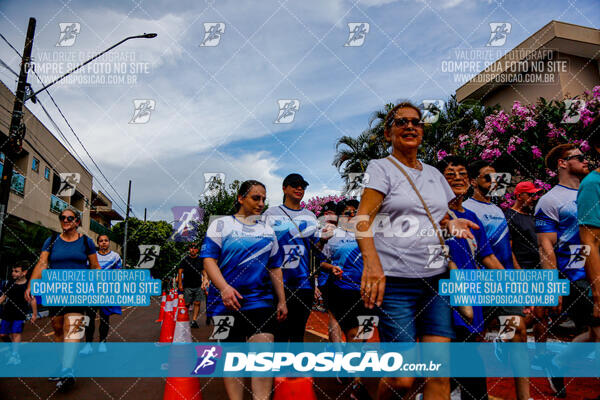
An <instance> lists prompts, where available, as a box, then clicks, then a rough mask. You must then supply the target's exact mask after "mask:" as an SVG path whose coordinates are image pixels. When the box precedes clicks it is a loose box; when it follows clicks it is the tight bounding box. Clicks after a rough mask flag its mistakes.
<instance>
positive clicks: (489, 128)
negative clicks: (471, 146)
mask: <svg viewBox="0 0 600 400" xmlns="http://www.w3.org/2000/svg"><path fill="white" fill-rule="evenodd" d="M509 126H510V118H509V117H508V115H507V114H506V113H505V112H504V111H502V110H500V111H499V112H497V113H495V114H492V115H488V116H487V117H485V128H483V130H484V132H485V133H487V134H488V135H489V136H495V134H497V133H504V132H506V129H507V128H508V127H509Z"/></svg>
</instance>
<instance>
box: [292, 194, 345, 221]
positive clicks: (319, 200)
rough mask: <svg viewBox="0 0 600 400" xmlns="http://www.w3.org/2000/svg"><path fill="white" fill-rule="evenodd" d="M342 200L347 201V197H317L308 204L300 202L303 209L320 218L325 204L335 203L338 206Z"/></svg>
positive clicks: (309, 200)
mask: <svg viewBox="0 0 600 400" xmlns="http://www.w3.org/2000/svg"><path fill="white" fill-rule="evenodd" d="M342 200H346V197H345V196H334V195H330V196H316V197H312V198H310V199H308V201H307V202H304V201H302V202H300V206H301V207H303V208H306V209H307V210H309V211H312V212H313V213H315V215H316V216H317V217H318V216H319V215H321V210H323V206H324V205H325V203H329V202H330V201H333V202H334V203H336V204H337V203H339V202H340V201H342Z"/></svg>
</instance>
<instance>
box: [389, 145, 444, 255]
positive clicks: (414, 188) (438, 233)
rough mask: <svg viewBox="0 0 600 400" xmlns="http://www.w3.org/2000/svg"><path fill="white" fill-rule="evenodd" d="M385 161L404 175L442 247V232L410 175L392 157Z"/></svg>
mask: <svg viewBox="0 0 600 400" xmlns="http://www.w3.org/2000/svg"><path fill="white" fill-rule="evenodd" d="M387 159H388V160H389V161H390V162H391V163H392V164H394V165H395V166H396V167H397V168H398V169H399V170H400V172H402V174H403V175H404V177H405V178H406V180H407V181H408V183H409V184H410V186H411V187H412V188H413V190H414V192H415V193H416V194H417V197H418V198H419V200H420V201H421V204H422V205H423V208H424V209H425V213H427V218H429V221H430V222H431V225H433V229H435V233H436V234H437V237H438V240H439V241H440V244H441V245H442V246H444V245H445V243H446V242H445V241H444V237H443V236H442V232H441V230H440V228H439V226H438V224H437V223H436V222H435V219H433V215H431V211H429V207H427V203H425V200H424V199H423V196H421V192H419V189H417V186H416V185H415V183H414V182H413V180H412V179H411V177H410V175H408V173H407V172H406V171H405V170H404V168H402V166H401V165H400V163H399V162H398V161H396V160H395V159H394V157H393V156H389V157H387Z"/></svg>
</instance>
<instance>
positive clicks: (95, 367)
mask: <svg viewBox="0 0 600 400" xmlns="http://www.w3.org/2000/svg"><path fill="white" fill-rule="evenodd" d="M81 346H82V344H80V343H22V344H21V345H20V346H19V353H20V356H21V364H20V365H16V366H11V367H5V368H1V369H0V376H2V377H48V376H57V375H58V374H59V371H60V370H61V368H62V365H61V364H60V362H61V360H62V358H63V353H64V352H65V351H66V352H72V353H74V354H78V351H79V349H80V347H81ZM107 347H108V352H106V353H93V354H91V355H88V356H78V357H77V359H76V361H75V365H74V373H75V376H78V377H148V378H149V377H168V376H182V377H185V376H199V377H202V376H207V377H222V376H239V377H243V376H312V377H334V376H349V377H351V376H356V375H359V376H365V377H382V376H420V377H422V376H452V377H487V376H492V377H514V376H522V377H545V376H546V372H545V370H546V369H548V368H550V369H551V370H552V371H554V372H553V374H554V375H555V376H567V377H599V376H600V368H599V366H600V363H599V362H598V357H597V355H598V354H600V344H599V343H547V350H548V352H549V353H548V354H549V355H548V356H546V357H544V358H543V359H542V360H540V359H539V358H534V352H535V343H529V344H528V343H358V344H357V343H352V344H343V343H338V344H333V343H290V344H286V343H275V344H267V343H185V344H183V343H181V344H163V343H107ZM10 351H11V345H10V344H9V343H8V344H7V343H3V344H0V354H5V355H7V354H9V353H10ZM534 360H535V361H534ZM564 360H567V361H564Z"/></svg>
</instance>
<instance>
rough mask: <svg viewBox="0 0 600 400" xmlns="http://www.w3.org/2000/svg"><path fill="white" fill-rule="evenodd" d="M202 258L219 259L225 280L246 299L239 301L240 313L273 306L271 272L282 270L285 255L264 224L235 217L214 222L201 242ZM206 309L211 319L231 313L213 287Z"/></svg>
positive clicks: (269, 228) (273, 235)
mask: <svg viewBox="0 0 600 400" xmlns="http://www.w3.org/2000/svg"><path fill="white" fill-rule="evenodd" d="M200 257H202V258H214V259H216V260H217V265H218V266H219V268H220V270H221V274H223V278H225V280H226V281H227V283H228V284H229V285H231V286H232V287H233V288H235V290H237V291H238V292H239V293H240V294H241V295H242V296H243V297H244V298H243V299H238V301H239V302H240V305H241V308H240V311H244V310H250V309H255V308H263V307H273V299H274V290H273V285H272V283H271V279H270V277H269V271H268V270H269V269H271V268H279V267H281V264H282V262H283V253H282V252H281V251H279V246H278V244H277V237H276V236H275V233H274V232H273V229H272V228H271V227H270V226H268V225H266V224H265V223H264V222H263V221H258V222H257V223H256V224H253V225H247V224H244V223H242V222H241V221H239V220H238V219H237V218H235V217H234V216H227V217H222V218H219V219H217V220H215V221H213V222H212V223H211V224H210V226H209V227H208V231H207V232H206V238H205V239H204V242H203V243H202V248H201V250H200ZM206 308H207V315H208V316H213V315H222V314H227V312H228V310H227V308H226V307H225V305H224V304H223V300H222V299H221V295H220V293H219V291H218V289H217V288H216V287H215V286H214V285H212V284H211V285H210V287H209V289H208V298H207V307H206Z"/></svg>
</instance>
